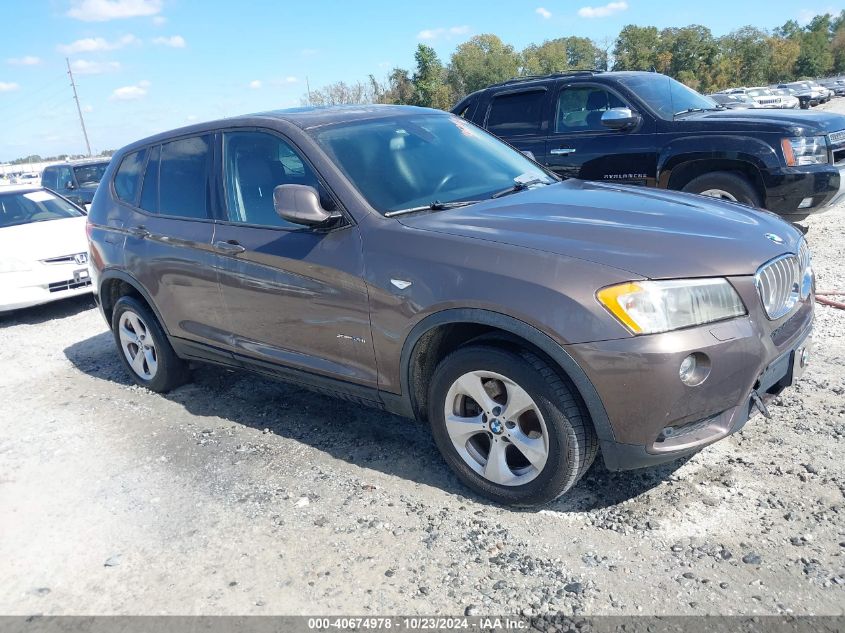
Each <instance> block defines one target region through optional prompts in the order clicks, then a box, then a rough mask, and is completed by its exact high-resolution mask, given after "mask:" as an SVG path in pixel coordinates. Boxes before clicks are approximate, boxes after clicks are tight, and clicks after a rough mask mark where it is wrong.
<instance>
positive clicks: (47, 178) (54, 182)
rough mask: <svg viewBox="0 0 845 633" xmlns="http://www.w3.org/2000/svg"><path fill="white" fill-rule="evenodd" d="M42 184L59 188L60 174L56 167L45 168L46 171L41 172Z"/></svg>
mask: <svg viewBox="0 0 845 633" xmlns="http://www.w3.org/2000/svg"><path fill="white" fill-rule="evenodd" d="M41 186H42V187H47V188H49V189H58V187H59V174H58V171H56V170H55V169H51V168H49V167H48V168H47V169H45V170H44V173H43V174H41Z"/></svg>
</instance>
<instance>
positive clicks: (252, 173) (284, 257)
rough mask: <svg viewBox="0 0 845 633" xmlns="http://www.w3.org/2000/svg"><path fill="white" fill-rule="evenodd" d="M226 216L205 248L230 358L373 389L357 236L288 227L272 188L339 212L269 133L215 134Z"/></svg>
mask: <svg viewBox="0 0 845 633" xmlns="http://www.w3.org/2000/svg"><path fill="white" fill-rule="evenodd" d="M222 162H223V175H224V177H223V180H224V182H223V190H224V195H223V197H224V198H225V205H224V206H225V210H224V215H223V219H222V221H220V223H219V224H218V226H217V230H216V233H215V236H214V247H215V249H216V250H217V252H218V253H219V254H220V258H221V260H222V263H221V266H220V287H221V291H222V293H223V297H224V300H225V303H226V307H227V309H228V329H229V332H230V340H231V341H232V345H233V350H234V352H235V353H236V354H237V355H238V356H239V357H240V358H241V359H242V360H243V362H245V363H247V364H259V365H264V366H265V367H267V368H270V369H274V370H278V368H279V365H282V366H285V367H289V368H293V369H295V370H300V371H305V372H309V373H312V374H319V375H322V376H327V377H329V378H334V379H339V380H344V381H347V382H354V383H357V384H360V385H363V386H368V387H375V386H376V366H375V354H374V351H373V345H372V336H371V334H370V316H369V301H368V296H367V289H366V285H365V283H364V279H363V273H364V262H363V255H362V247H361V236H360V233H359V231H358V227H357V226H355V225H354V224H353V223H352V222H351V220H347V221H345V222H343V223H342V224H341V225H340V226H338V227H337V228H334V229H331V230H324V229H319V228H309V227H305V226H302V225H298V224H292V223H290V222H287V221H285V220H283V219H282V218H281V217H279V216H278V215H277V214H276V212H275V210H274V206H273V189H274V188H275V187H276V186H278V185H282V184H300V185H308V186H312V187H314V188H315V189H317V190H318V191H319V192H320V193H321V202H322V205H323V207H324V208H326V209H329V210H338V209H337V206H336V201H335V200H334V199H333V198H332V197H331V195H330V194H329V193H328V190H327V189H326V188H325V186H324V185H323V183H322V182H321V181H320V179H319V178H318V177H317V174H316V172H315V171H314V170H313V168H312V167H311V165H310V164H309V163H308V162H307V160H306V159H305V158H304V157H303V155H302V154H301V153H300V151H299V150H298V149H297V148H296V147H295V146H294V145H293V144H292V143H291V142H290V141H289V140H288V139H286V138H284V137H282V136H281V135H278V134H276V133H275V132H269V131H266V130H257V129H241V130H232V131H224V132H223V133H222Z"/></svg>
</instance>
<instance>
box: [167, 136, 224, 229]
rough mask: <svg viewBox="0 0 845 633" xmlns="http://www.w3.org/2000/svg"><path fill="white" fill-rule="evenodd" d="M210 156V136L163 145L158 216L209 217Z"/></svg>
mask: <svg viewBox="0 0 845 633" xmlns="http://www.w3.org/2000/svg"><path fill="white" fill-rule="evenodd" d="M210 155H211V152H210V142H209V138H208V137H207V136H195V137H192V138H186V139H180V140H178V141H172V142H170V143H164V144H163V145H162V146H161V159H160V165H159V177H158V207H159V213H161V214H163V215H174V216H178V217H184V218H197V219H200V218H202V219H204V218H207V217H208V171H209V169H208V163H209V160H210Z"/></svg>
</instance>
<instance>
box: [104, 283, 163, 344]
mask: <svg viewBox="0 0 845 633" xmlns="http://www.w3.org/2000/svg"><path fill="white" fill-rule="evenodd" d="M98 295H99V298H100V309H101V310H102V311H103V316H105V318H106V321H107V322H108V324H109V327H111V319H112V312H113V310H114V305H115V303H117V301H118V299H120V297H123V296H126V295H130V296H135V297H137V298H139V299H141V300H142V301H143V302H144V303H146V304H147V306H148V307H149V308H150V310H152V312H153V314H154V315H155V317H156V320H157V321H158V323H159V325H160V326H161V329H162V330H164V333H165V334H166V335H167V336H168V338H169V337H170V332H169V331H168V330H167V325H166V324H165V322H164V320H163V319H162V318H161V314H160V313H159V311H158V308H156V306H155V303H153V300H152V297H151V296H150V294H149V293H148V292H147V291H146V289H144V286H143V285H142V284H141V282H139V281H138V280H137V279H135V278H134V277H133V276H132V275H130V274H129V273H127V272H125V271H122V270H105V271H103V272H102V273H101V274H100V279H99V289H98Z"/></svg>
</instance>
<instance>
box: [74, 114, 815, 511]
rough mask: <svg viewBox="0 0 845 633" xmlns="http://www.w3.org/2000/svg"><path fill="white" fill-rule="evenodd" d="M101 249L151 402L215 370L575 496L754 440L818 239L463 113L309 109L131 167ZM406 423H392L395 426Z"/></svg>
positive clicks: (148, 147) (119, 177) (129, 162)
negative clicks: (633, 183) (332, 402)
mask: <svg viewBox="0 0 845 633" xmlns="http://www.w3.org/2000/svg"><path fill="white" fill-rule="evenodd" d="M88 222H89V224H88V235H89V238H90V248H91V267H92V277H93V279H94V287H95V289H96V292H97V294H98V298H99V303H100V306H101V309H102V312H103V315H104V316H105V318H106V321H107V322H108V323H109V325H110V327H111V329H112V331H113V332H114V337H115V342H116V344H117V348H118V353H119V355H120V358H121V360H122V361H123V363H124V364H125V366H126V368H127V370H128V371H129V372H130V374H131V376H132V378H133V379H134V380H135V381H136V382H137V383H138V384H140V385H143V386H145V387H148V388H149V389H152V390H154V391H167V390H169V389H173V388H174V387H176V386H178V385H180V384H181V383H183V382H184V381H185V380H187V379H188V377H189V373H188V367H189V364H190V363H192V362H195V361H207V362H213V363H217V364H220V365H224V366H226V367H233V368H243V369H245V370H250V371H254V372H258V373H261V374H265V375H268V376H273V377H277V378H280V379H283V380H287V381H291V382H294V383H297V384H300V385H303V386H307V387H310V388H313V389H316V390H318V391H320V392H325V393H331V394H334V395H337V396H339V397H341V398H346V399H348V400H350V401H352V402H354V403H357V404H361V405H367V406H373V407H377V408H381V409H385V410H387V411H391V412H394V413H398V414H401V415H405V416H410V417H416V418H418V419H420V420H426V421H427V422H428V424H430V426H431V431H432V433H433V434H434V438H435V440H436V442H437V445H438V447H439V448H440V450H441V452H442V453H443V456H444V458H445V460H446V462H447V463H448V464H449V465H450V466H451V467H452V468H453V469H454V470H455V471H456V472H457V474H458V475H459V477H460V478H461V479H462V480H463V481H464V482H465V483H466V484H467V485H468V486H469V487H470V488H472V489H473V490H475V491H477V492H479V493H481V494H483V495H486V496H487V497H490V498H492V499H494V500H496V501H499V502H503V503H512V504H518V505H535V504H541V503H544V502H548V501H550V500H552V499H554V498H556V497H557V496H559V495H561V494H562V493H564V492H565V491H566V490H568V489H569V488H571V487H572V486H573V484H575V482H576V481H578V478H579V477H580V476H581V475H582V474H583V473H584V472H585V471H586V470H587V468H588V467H589V466H590V464H591V462H592V461H593V459H594V457H595V456H596V453H597V451H598V449H599V448H601V452H602V457H603V459H604V462H605V464H606V466H607V467H608V468H610V469H612V470H623V469H631V468H638V467H641V466H647V465H650V464H657V463H660V462H663V461H667V460H670V459H674V458H676V457H678V456H681V455H687V454H690V453H692V452H694V451H697V450H699V449H701V448H702V447H703V446H706V445H708V444H711V443H713V442H715V441H717V440H719V439H721V438H723V437H725V436H727V435H729V434H731V433H734V432H736V431H738V430H739V429H741V428H742V427H743V425H744V424H745V423H746V421H747V420H748V418H749V417H750V416H751V415H752V414H754V413H755V412H757V411H762V412H763V413H766V414H767V412H766V402H767V401H768V400H769V399H770V398H771V397H772V396H774V395H775V394H777V393H779V392H780V391H781V390H783V389H784V388H786V387H788V386H789V385H791V384H792V383H793V382H794V381H795V380H796V379H797V378H798V377H799V375H800V374H801V372H802V370H803V368H804V366H805V365H806V363H807V360H808V356H809V348H810V339H809V336H810V330H811V327H812V322H813V293H814V278H813V273H812V268H811V265H810V255H809V251H808V249H807V245H806V243H805V242H804V238H803V237H802V235H801V233H800V232H799V231H798V230H796V229H794V228H793V227H792V226H790V225H789V224H786V223H784V222H782V221H781V220H780V219H778V218H777V217H776V216H774V215H772V214H769V213H767V212H761V211H756V210H753V209H750V208H747V207H743V206H740V205H738V204H735V203H730V202H722V201H718V200H714V199H711V198H704V197H699V196H696V195H692V194H682V193H673V192H664V191H655V190H647V189H641V188H636V187H629V186H623V185H611V184H599V183H587V182H582V181H578V180H568V181H565V182H561V181H560V180H559V178H558V177H557V176H555V175H554V174H552V173H550V172H548V171H546V170H545V169H544V168H542V167H541V166H539V165H538V164H537V163H535V162H533V161H532V160H530V159H529V158H527V157H526V156H524V155H522V154H521V153H520V152H518V151H516V150H514V149H513V148H511V147H510V146H508V145H507V144H505V143H503V142H501V141H499V140H497V139H496V138H494V137H493V136H490V135H489V134H487V133H486V132H485V131H483V130H481V129H479V128H477V127H475V126H474V125H472V124H470V123H467V122H466V121H464V120H462V119H460V118H458V117H455V116H453V115H451V114H448V113H443V112H439V111H433V110H427V109H420V108H411V107H401V106H372V107H345V108H328V109H298V110H287V111H276V112H266V113H262V114H255V115H249V116H243V117H239V118H231V119H226V120H223V121H216V122H211V123H205V124H201V125H195V126H192V127H188V128H183V129H180V130H176V131H173V132H168V133H165V134H160V135H158V136H154V137H151V138H148V139H145V140H142V141H139V142H137V143H134V144H132V145H130V146H128V147H125V148H123V149H122V150H120V151H119V152H118V153H117V154H115V156H114V159H113V160H112V162H111V165H110V167H109V169H108V171H107V173H106V175H105V177H104V179H103V186H100V188H99V189H98V190H97V193H96V196H95V198H94V202H93V206H92V208H91V212H90V215H89V216H88ZM385 420H389V418H385Z"/></svg>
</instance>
